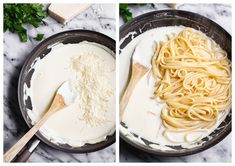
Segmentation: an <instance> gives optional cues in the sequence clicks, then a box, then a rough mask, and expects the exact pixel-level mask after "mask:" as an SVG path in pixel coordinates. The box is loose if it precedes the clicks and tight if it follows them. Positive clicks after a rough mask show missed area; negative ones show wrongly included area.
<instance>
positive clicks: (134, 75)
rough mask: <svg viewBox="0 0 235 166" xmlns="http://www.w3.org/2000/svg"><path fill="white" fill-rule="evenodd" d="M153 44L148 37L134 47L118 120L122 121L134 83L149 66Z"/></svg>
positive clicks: (152, 40)
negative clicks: (129, 74) (128, 78)
mask: <svg viewBox="0 0 235 166" xmlns="http://www.w3.org/2000/svg"><path fill="white" fill-rule="evenodd" d="M155 46H156V45H155V39H154V37H152V38H148V40H141V41H139V43H138V44H137V45H136V47H135V50H134V53H133V55H132V72H131V78H130V81H129V83H128V85H127V88H126V90H125V92H124V94H123V96H122V98H121V101H120V111H119V121H120V122H121V121H122V118H123V114H124V112H125V108H126V106H127V104H128V101H129V99H130V97H131V94H132V92H133V90H134V88H135V86H136V84H137V83H138V81H139V80H140V79H141V78H142V77H143V76H144V75H145V74H146V73H147V71H148V70H149V69H150V68H151V59H152V56H153V54H154V50H155Z"/></svg>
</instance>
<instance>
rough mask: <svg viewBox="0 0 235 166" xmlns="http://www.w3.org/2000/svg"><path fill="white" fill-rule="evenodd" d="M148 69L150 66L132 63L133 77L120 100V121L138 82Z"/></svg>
mask: <svg viewBox="0 0 235 166" xmlns="http://www.w3.org/2000/svg"><path fill="white" fill-rule="evenodd" d="M147 71H148V68H147V67H145V66H143V65H141V64H139V63H134V64H132V72H131V78H130V81H129V83H128V85H127V88H126V90H125V92H124V94H123V96H122V98H121V102H120V112H119V118H120V121H121V120H122V117H123V113H124V111H125V108H126V106H127V104H128V101H129V98H130V96H131V94H132V92H133V90H134V88H135V86H136V84H137V82H138V81H139V80H140V79H141V78H142V77H143V76H144V75H145V74H146V72H147Z"/></svg>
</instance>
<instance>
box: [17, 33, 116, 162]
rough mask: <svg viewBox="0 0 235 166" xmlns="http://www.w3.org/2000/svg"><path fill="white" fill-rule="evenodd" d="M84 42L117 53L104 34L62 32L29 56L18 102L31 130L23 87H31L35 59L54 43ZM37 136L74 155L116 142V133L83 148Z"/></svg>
mask: <svg viewBox="0 0 235 166" xmlns="http://www.w3.org/2000/svg"><path fill="white" fill-rule="evenodd" d="M82 41H89V42H96V43H99V44H101V45H104V46H106V47H108V48H109V49H111V50H112V51H113V52H114V53H115V41H114V40H113V39H111V38H110V37H108V36H106V35H104V34H101V33H98V32H94V31H88V30H71V31H65V32H61V33H58V34H55V35H53V36H51V37H49V38H47V39H46V40H44V41H43V42H41V43H40V44H39V45H38V46H37V47H36V48H34V50H33V51H32V52H31V53H30V54H29V56H28V59H27V60H26V61H25V64H24V66H23V68H22V70H21V74H20V77H19V82H18V100H19V105H20V110H21V113H22V115H23V118H24V120H25V122H26V123H27V125H28V126H29V127H30V128H31V127H32V125H31V120H30V118H29V117H28V116H27V111H26V110H27V109H32V104H31V100H30V97H29V98H27V99H26V101H25V103H26V104H24V101H23V100H24V98H23V95H24V91H23V86H24V84H25V83H26V85H27V86H28V87H30V80H31V77H32V75H33V72H34V71H33V70H32V69H31V68H30V66H31V64H32V63H33V61H34V60H35V58H37V57H40V58H43V57H44V56H46V55H47V54H48V53H49V52H50V50H51V49H50V48H49V49H48V46H50V45H52V44H54V43H58V42H61V43H64V44H67V43H79V42H82ZM114 56H115V55H114ZM114 58H115V57H114ZM36 136H37V138H38V139H39V140H41V141H42V142H44V143H45V144H47V145H49V146H51V147H53V148H55V149H58V150H61V151H65V152H73V153H88V152H93V151H97V150H100V149H103V148H105V147H107V146H109V145H111V144H113V143H114V142H115V133H114V134H113V135H111V136H108V137H107V138H106V140H104V141H102V142H99V143H95V144H85V145H84V146H82V147H72V146H70V145H68V144H55V143H53V142H51V141H50V140H48V139H47V138H45V137H44V136H43V135H42V134H41V133H40V132H37V133H36ZM26 151H27V152H23V153H25V154H23V157H22V156H20V157H21V158H25V156H28V155H29V153H28V150H27V149H26ZM26 158H27V157H26ZM24 160H25V159H22V160H21V159H20V160H19V161H24Z"/></svg>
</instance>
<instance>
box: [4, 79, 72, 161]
mask: <svg viewBox="0 0 235 166" xmlns="http://www.w3.org/2000/svg"><path fill="white" fill-rule="evenodd" d="M68 88H69V87H68V82H64V83H63V84H62V85H61V86H60V88H59V89H58V90H57V92H56V95H55V97H54V99H53V101H52V104H51V106H50V108H49V110H48V111H47V112H46V114H45V115H44V116H43V117H42V119H41V120H39V121H38V122H37V123H36V124H35V125H34V126H33V127H32V128H31V129H30V130H29V131H28V132H27V133H26V134H25V135H24V136H23V137H22V138H21V139H20V140H19V141H18V142H17V143H16V144H15V145H14V146H13V147H11V148H10V149H9V150H8V151H7V152H6V153H5V154H4V162H11V161H12V160H13V159H14V158H15V156H16V155H17V154H18V153H19V152H20V151H21V150H22V148H23V147H24V146H25V145H26V144H27V143H28V141H29V140H30V139H31V138H32V137H33V136H34V134H35V133H36V132H37V131H38V130H39V129H40V127H41V126H42V125H43V124H44V123H45V122H46V121H47V120H48V119H49V118H50V117H51V115H53V114H54V113H56V112H57V111H59V110H61V109H62V108H64V107H65V106H66V105H67V101H66V102H65V99H64V98H66V99H68V98H69V97H68V95H70V94H71V92H70V91H67V89H68ZM66 91H67V92H66ZM64 93H66V95H67V96H66V95H64ZM70 98H71V97H70Z"/></svg>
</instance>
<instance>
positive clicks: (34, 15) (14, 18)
mask: <svg viewBox="0 0 235 166" xmlns="http://www.w3.org/2000/svg"><path fill="white" fill-rule="evenodd" d="M45 17H47V13H46V11H45V10H44V9H43V5H42V4H4V32H5V31H7V30H9V31H10V32H13V33H18V35H19V38H20V40H21V41H22V42H27V40H28V35H27V30H26V29H25V28H24V24H31V25H32V26H34V27H35V28H37V27H38V26H39V24H40V23H41V22H42V20H43V19H44V18H45ZM42 39H43V35H42V34H38V36H37V37H36V40H42Z"/></svg>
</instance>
